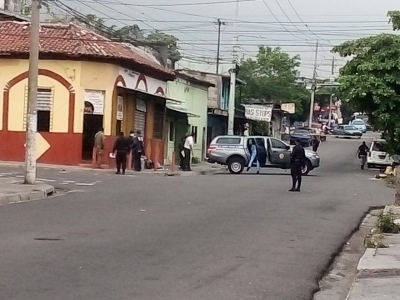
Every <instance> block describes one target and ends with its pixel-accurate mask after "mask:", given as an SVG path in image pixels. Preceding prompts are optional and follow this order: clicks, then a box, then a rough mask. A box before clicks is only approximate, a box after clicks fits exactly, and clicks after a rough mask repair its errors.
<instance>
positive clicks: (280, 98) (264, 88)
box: [239, 46, 310, 117]
mask: <svg viewBox="0 0 400 300" xmlns="http://www.w3.org/2000/svg"><path fill="white" fill-rule="evenodd" d="M299 66H300V57H299V56H298V55H297V56H294V57H290V56H289V54H287V53H285V52H282V51H281V49H280V48H271V47H264V46H260V47H259V49H258V54H257V56H256V58H255V59H252V58H248V59H245V60H242V62H241V66H240V71H239V77H240V79H242V80H243V81H245V82H246V83H247V85H246V86H245V87H243V89H242V99H243V100H244V102H246V100H247V101H248V100H249V99H257V100H263V101H266V102H274V103H283V102H294V103H295V104H296V114H297V116H296V117H302V116H303V113H304V112H307V109H305V110H304V108H305V107H306V106H307V105H309V99H310V96H309V93H308V92H307V91H306V89H305V87H304V86H299V85H297V84H296V82H295V81H296V78H297V76H298V71H297V69H296V68H297V67H299Z"/></svg>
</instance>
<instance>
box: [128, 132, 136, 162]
mask: <svg viewBox="0 0 400 300" xmlns="http://www.w3.org/2000/svg"><path fill="white" fill-rule="evenodd" d="M134 138H135V132H134V131H133V130H131V131H130V132H129V137H128V144H129V154H128V155H129V156H128V157H129V159H128V162H130V165H129V166H128V168H131V170H133V153H132V149H133V139H134Z"/></svg>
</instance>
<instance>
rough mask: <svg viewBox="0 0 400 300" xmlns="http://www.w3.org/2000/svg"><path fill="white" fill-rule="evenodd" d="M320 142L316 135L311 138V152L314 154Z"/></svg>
mask: <svg viewBox="0 0 400 300" xmlns="http://www.w3.org/2000/svg"><path fill="white" fill-rule="evenodd" d="M320 143H321V142H320V140H319V139H318V137H317V136H316V135H314V136H313V138H312V141H311V145H312V150H313V151H314V152H317V151H318V147H319V145H320Z"/></svg>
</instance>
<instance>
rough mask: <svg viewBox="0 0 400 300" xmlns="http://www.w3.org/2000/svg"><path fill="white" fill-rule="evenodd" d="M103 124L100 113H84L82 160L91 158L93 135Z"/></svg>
mask: <svg viewBox="0 0 400 300" xmlns="http://www.w3.org/2000/svg"><path fill="white" fill-rule="evenodd" d="M102 126H103V116H102V115H84V117H83V135H82V137H83V138H82V160H90V161H91V160H92V155H93V147H94V136H95V135H96V133H97V132H98V131H99V130H100V128H101V127H102Z"/></svg>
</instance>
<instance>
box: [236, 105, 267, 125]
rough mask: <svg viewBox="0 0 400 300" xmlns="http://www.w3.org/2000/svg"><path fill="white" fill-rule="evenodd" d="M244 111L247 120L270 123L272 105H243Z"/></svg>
mask: <svg viewBox="0 0 400 300" xmlns="http://www.w3.org/2000/svg"><path fill="white" fill-rule="evenodd" d="M243 106H244V107H245V109H246V112H245V117H246V118H247V119H249V120H255V121H264V122H271V117H272V105H268V106H265V105H247V104H244V105H243Z"/></svg>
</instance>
